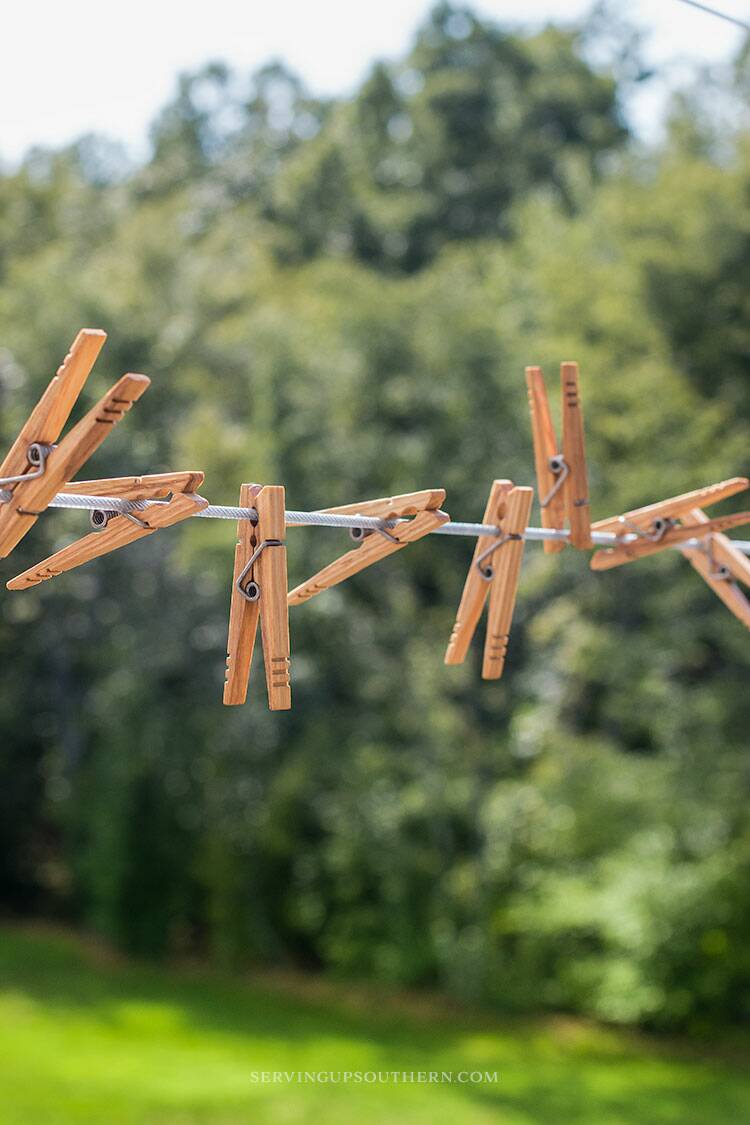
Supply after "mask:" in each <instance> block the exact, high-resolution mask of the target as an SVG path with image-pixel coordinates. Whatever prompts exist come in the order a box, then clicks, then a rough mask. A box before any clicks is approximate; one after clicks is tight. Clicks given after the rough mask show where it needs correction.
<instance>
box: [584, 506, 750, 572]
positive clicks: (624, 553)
mask: <svg viewBox="0 0 750 1125" xmlns="http://www.w3.org/2000/svg"><path fill="white" fill-rule="evenodd" d="M748 523H750V512H735V513H734V514H733V515H728V516H717V517H716V518H715V519H707V520H706V522H705V523H689V524H681V525H679V526H677V527H673V528H670V529H669V530H668V531H667V532H666V533H665V534H664V535H663V536H662V538H661V539H660V540H659V541H658V542H656V543H654V542H652V541H651V540H649V539H637V540H635V542H633V543H621V544H619V545H618V546H617V547H607V548H605V549H604V550H603V551H597V552H596V554H595V555H593V556H592V559H591V569H592V570H611V569H612V568H613V567H615V566H622V565H623V564H624V563H629V562H635V561H636V559H642V558H646V557H647V556H648V555H655V554H658V552H659V551H666V550H667V549H668V548H669V547H675V546H678V545H679V544H680V543H684V541H685V540H686V539H695V538H702V537H703V536H705V535H710V534H711V533H712V532H715V531H729V530H730V529H731V528H733V527H743V526H744V525H745V524H748Z"/></svg>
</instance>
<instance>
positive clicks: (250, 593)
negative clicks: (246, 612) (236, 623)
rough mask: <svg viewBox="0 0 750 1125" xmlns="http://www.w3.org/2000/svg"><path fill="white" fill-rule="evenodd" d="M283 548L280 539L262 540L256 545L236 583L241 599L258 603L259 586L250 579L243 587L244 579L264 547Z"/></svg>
mask: <svg viewBox="0 0 750 1125" xmlns="http://www.w3.org/2000/svg"><path fill="white" fill-rule="evenodd" d="M283 546H284V544H283V542H282V541H281V539H264V540H263V542H262V543H259V544H258V546H257V547H256V548H255V550H254V551H253V553H252V555H251V556H250V558H249V559H248V560H247V563H246V564H245V567H244V569H243V571H242V573H241V574H240V576H239V578H238V579H237V583H236V585H237V589H238V590H239V592H240V593H241V594H242V596H243V598H245V599H246V600H247V601H249V602H257V601H260V586H259V585H258V583H257V582H256V581H255V580H254V579H251V580H250V582H248V583H247V585H244V582H245V579H246V578H247V576H248V574H250V573H251V572H252V569H253V566H254V565H255V563H256V562H257V561H258V559H259V558H260V556H261V555H262V554H263V552H264V551H265V549H266V547H283Z"/></svg>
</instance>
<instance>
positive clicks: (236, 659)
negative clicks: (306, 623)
mask: <svg viewBox="0 0 750 1125" xmlns="http://www.w3.org/2000/svg"><path fill="white" fill-rule="evenodd" d="M240 507H241V508H253V507H254V508H255V510H256V512H257V523H252V522H251V521H250V520H249V519H243V520H239V521H238V524H237V548H236V550H235V555H234V578H233V581H232V601H231V606H230V611H229V639H228V642H227V671H226V679H225V683H224V704H225V705H226V706H234V705H236V704H240V703H244V702H245V700H246V698H247V688H248V681H249V679H250V665H251V663H252V659H253V650H254V648H255V638H256V635H257V632H258V622H259V621H260V627H261V636H262V640H263V662H264V665H265V673H266V687H267V689H268V706H269V707H270V709H271V710H272V711H287V710H289V708H290V707H291V706H292V691H291V686H290V683H289V671H290V644H289V610H288V608H287V600H286V599H287V568H286V545H285V535H286V531H285V491H284V489H283V487H281V486H280V485H266V486H263V485H259V484H243V485H242V488H241V489H240Z"/></svg>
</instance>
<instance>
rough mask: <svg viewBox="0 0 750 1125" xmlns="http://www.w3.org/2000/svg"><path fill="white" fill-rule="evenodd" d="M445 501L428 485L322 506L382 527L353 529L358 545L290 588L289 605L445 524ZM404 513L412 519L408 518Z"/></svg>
mask: <svg viewBox="0 0 750 1125" xmlns="http://www.w3.org/2000/svg"><path fill="white" fill-rule="evenodd" d="M444 501H445V490H444V489H442V488H431V489H426V490H424V491H422V492H407V493H405V494H403V495H401V496H387V497H384V498H383V499H381V500H363V501H361V502H360V503H358V504H343V505H341V507H338V508H325V509H324V511H325V512H327V513H329V514H331V515H356V516H369V517H374V518H375V519H379V520H380V521H381V524H382V526H381V527H380V528H379V529H378V530H377V531H371V530H367V531H363V532H360V533H359V534H358V533H357V531H355V532H354V538H356V539H357V541H358V542H359V543H360V546H359V547H355V549H354V550H352V551H348V552H347V553H346V554H345V555H342V556H341V558H339V559H336V560H335V561H334V562H332V563H329V565H328V566H326V567H324V568H323V569H322V570H320V571H318V573H317V574H314V575H313V577H312V578H309V579H308V580H307V582H303V583H302V585H300V586H297V587H296V588H295V589H294V590H291V591H290V593H289V605H301V604H302V602H306V601H308V600H309V599H310V598H314V597H315V596H316V595H317V594H322V593H323V591H324V590H329V589H330V588H331V586H336V585H338V583H339V582H344V581H345V580H346V579H347V578H351V577H352V575H354V574H358V573H359V572H360V571H361V570H364V569H365V568H366V567H368V566H372V565H373V563H376V562H379V561H380V559H384V558H386V557H387V556H388V555H392V554H393V553H394V552H395V551H400V550H401V549H402V548H403V547H406V546H407V545H408V544H409V543H414V542H416V540H417V539H421V538H422V537H423V536H424V535H428V534H429V533H430V532H431V531H434V530H435V528H436V527H440V526H441V525H442V524H444V523H448V522H449V520H450V516H448V514H447V513H446V512H442V511H441V510H440V505H441V504H442V503H443V502H444ZM407 516H413V517H414V518H413V519H411V520H408V521H407V520H406V517H407ZM399 520H403V521H404V522H400V523H399V522H397V523H396V524H395V526H393V524H394V521H399ZM389 525H391V526H389Z"/></svg>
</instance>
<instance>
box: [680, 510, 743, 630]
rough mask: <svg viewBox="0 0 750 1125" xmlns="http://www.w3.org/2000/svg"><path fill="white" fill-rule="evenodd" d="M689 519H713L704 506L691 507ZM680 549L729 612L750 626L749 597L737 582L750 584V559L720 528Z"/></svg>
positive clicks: (702, 522)
mask: <svg viewBox="0 0 750 1125" xmlns="http://www.w3.org/2000/svg"><path fill="white" fill-rule="evenodd" d="M688 519H689V520H690V522H691V523H693V524H706V523H710V522H711V521H710V520H709V518H708V516H707V515H706V513H705V512H704V511H702V509H701V508H692V509H691V510H690V512H689V513H688ZM681 550H682V553H683V555H684V556H685V558H686V559H688V561H689V562H690V564H691V566H693V567H694V569H695V570H697V571H698V573H699V574H700V576H701V578H703V579H705V581H706V582H707V583H708V585H709V586H710V587H711V589H712V590H713V591H714V593H715V594H716V595H717V596H718V597H719V598H721V600H722V601H723V602H724V605H725V606H726V607H727V609H728V610H729V611H730V613H733V614H734V616H735V617H736V618H737V619H738V620H739V621H741V622H742V624H743V625H744V626H745V628H746V629H750V601H749V600H748V598H747V597H746V595H745V594H744V593H743V592H742V590H741V589H740V587H739V586H738V584H737V583H738V582H742V583H744V585H745V586H750V559H748V558H747V556H746V555H744V554H743V553H742V551H738V550H737V548H736V547H735V546H734V545H733V543H732V540H731V539H728V538H727V537H726V535H722V534H721V532H713V533H712V534H710V535H707V536H706V537H705V539H703V540H702V542H701V545H700V546H699V547H682V548H681Z"/></svg>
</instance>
